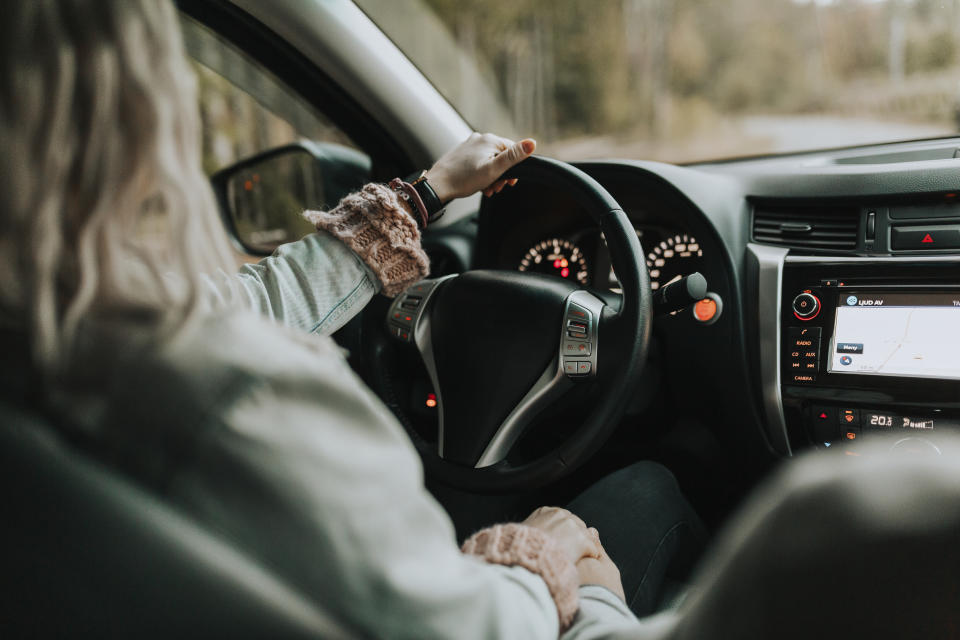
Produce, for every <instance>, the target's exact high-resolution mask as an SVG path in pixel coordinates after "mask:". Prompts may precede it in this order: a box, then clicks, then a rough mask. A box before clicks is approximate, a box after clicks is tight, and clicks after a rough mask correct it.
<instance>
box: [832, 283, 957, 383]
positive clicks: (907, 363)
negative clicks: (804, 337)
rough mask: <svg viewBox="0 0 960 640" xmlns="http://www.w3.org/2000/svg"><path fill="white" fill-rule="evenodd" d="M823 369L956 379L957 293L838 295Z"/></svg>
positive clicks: (838, 371) (834, 371)
mask: <svg viewBox="0 0 960 640" xmlns="http://www.w3.org/2000/svg"><path fill="white" fill-rule="evenodd" d="M829 371H830V372H831V373H857V374H861V375H862V374H870V375H886V376H910V377H920V378H952V379H960V292H958V293H922V294H920V293H893V294H890V293H887V294H877V293H869V294H865V293H846V294H841V295H840V296H839V300H838V301H837V320H836V327H835V328H834V332H833V339H832V340H831V341H830V362H829Z"/></svg>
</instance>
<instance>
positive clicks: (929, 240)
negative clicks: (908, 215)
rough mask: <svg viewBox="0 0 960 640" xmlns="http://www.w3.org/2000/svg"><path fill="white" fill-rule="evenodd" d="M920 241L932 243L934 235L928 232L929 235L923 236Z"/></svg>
mask: <svg viewBox="0 0 960 640" xmlns="http://www.w3.org/2000/svg"><path fill="white" fill-rule="evenodd" d="M920 242H924V243H928V244H929V243H932V242H933V237H932V236H931V235H930V234H929V233H928V234H927V235H925V236H923V240H921V241H920Z"/></svg>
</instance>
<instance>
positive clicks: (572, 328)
mask: <svg viewBox="0 0 960 640" xmlns="http://www.w3.org/2000/svg"><path fill="white" fill-rule="evenodd" d="M588 326H589V322H582V321H580V320H567V335H568V336H570V337H571V338H580V339H581V340H586V339H587V327H588Z"/></svg>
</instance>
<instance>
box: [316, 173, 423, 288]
mask: <svg viewBox="0 0 960 640" xmlns="http://www.w3.org/2000/svg"><path fill="white" fill-rule="evenodd" d="M303 217H304V218H306V219H307V220H308V221H309V222H311V223H312V224H313V225H314V226H315V227H316V228H317V229H318V230H321V231H326V232H327V233H329V234H330V235H332V236H334V237H336V238H338V239H339V240H340V241H342V242H343V243H344V244H346V245H347V247H349V248H350V250H351V251H353V252H354V253H356V254H357V255H358V256H359V257H360V259H361V260H363V261H364V262H365V263H366V264H367V266H369V267H370V269H371V270H372V271H373V272H374V273H375V274H376V275H377V277H378V278H379V279H380V283H381V284H382V285H383V293H384V295H387V296H390V297H393V296H395V295H397V294H398V293H400V292H402V291H403V290H405V289H406V288H407V287H409V286H410V285H411V284H413V283H414V282H416V281H418V280H422V279H423V278H425V277H427V274H428V273H429V271H430V262H429V260H428V259H427V254H425V253H424V252H423V249H422V248H421V247H420V231H419V230H418V229H417V224H416V222H414V220H413V218H412V217H411V216H410V214H409V213H407V211H406V209H405V208H404V206H403V205H402V204H401V203H400V200H399V198H398V197H397V194H395V193H394V192H393V190H392V189H390V188H389V187H387V186H385V185H382V184H375V183H371V184H368V185H367V186H365V187H364V188H363V189H361V190H360V191H358V192H356V193H352V194H350V195H348V196H347V197H345V198H344V199H343V200H341V201H340V204H338V205H337V206H336V207H335V208H334V209H331V210H330V211H305V212H304V213H303Z"/></svg>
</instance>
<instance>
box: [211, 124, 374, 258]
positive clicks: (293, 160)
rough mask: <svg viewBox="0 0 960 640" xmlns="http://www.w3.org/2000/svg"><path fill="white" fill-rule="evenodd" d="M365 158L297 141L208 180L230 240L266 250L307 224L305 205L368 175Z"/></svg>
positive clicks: (336, 194) (334, 196) (327, 199)
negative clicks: (304, 215) (304, 216)
mask: <svg viewBox="0 0 960 640" xmlns="http://www.w3.org/2000/svg"><path fill="white" fill-rule="evenodd" d="M370 165H371V162H370V157H369V156H367V155H365V154H363V153H361V152H359V151H355V150H353V149H350V148H348V147H344V146H341V145H337V144H332V143H319V142H309V141H304V142H298V143H295V144H290V145H285V146H282V147H277V148H275V149H270V150H269V151H265V152H263V153H260V154H257V155H255V156H252V157H250V158H247V159H245V160H241V161H240V162H238V163H236V164H233V165H231V166H229V167H226V168H224V169H221V170H220V171H218V172H217V173H215V174H214V175H213V176H212V177H211V178H210V181H211V182H212V183H213V190H214V192H215V193H216V196H217V200H218V201H219V204H220V210H221V213H222V214H223V218H224V223H225V224H226V226H227V230H228V232H229V233H230V235H231V236H232V237H233V239H234V240H235V241H236V242H237V243H239V245H240V246H241V247H242V248H243V250H244V251H246V252H247V253H251V254H254V255H269V254H270V253H272V252H273V251H274V249H276V248H277V247H278V246H280V245H281V244H284V243H286V242H292V241H294V240H299V239H300V238H302V237H303V236H305V235H307V234H308V233H311V232H312V231H313V230H314V229H313V226H312V225H311V224H310V223H309V222H307V221H306V220H304V219H303V216H302V214H303V212H304V210H306V209H321V210H322V209H328V208H330V207H333V206H335V205H336V204H337V202H339V201H340V199H341V198H342V197H343V196H345V195H347V194H348V193H350V192H351V191H355V190H357V189H359V188H360V187H361V186H363V185H364V184H365V183H367V182H369V180H370Z"/></svg>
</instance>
